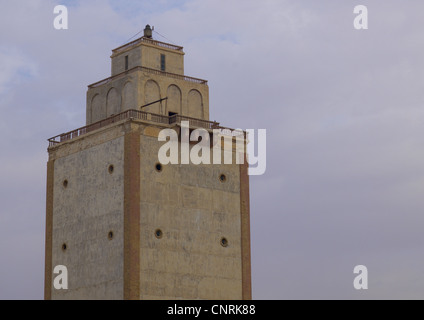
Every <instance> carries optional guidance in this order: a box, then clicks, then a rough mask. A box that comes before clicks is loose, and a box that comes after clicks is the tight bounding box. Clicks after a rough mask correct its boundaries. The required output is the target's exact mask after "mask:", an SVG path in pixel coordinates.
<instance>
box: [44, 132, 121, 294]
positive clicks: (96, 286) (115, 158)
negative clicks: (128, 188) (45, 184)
mask: <svg viewBox="0 0 424 320" xmlns="http://www.w3.org/2000/svg"><path fill="white" fill-rule="evenodd" d="M83 140H84V141H83ZM83 140H80V141H77V142H75V143H70V144H65V145H63V146H62V149H67V151H68V152H69V151H70V150H71V149H72V148H75V149H76V150H79V149H80V148H81V149H82V147H84V143H87V141H86V140H92V141H91V143H94V144H95V143H96V136H95V135H93V136H91V137H90V138H87V139H83ZM97 141H99V140H97ZM71 145H72V146H71ZM85 147H86V148H84V149H82V150H81V149H80V150H79V151H77V152H75V153H72V152H69V154H67V155H65V156H64V157H60V158H58V159H56V161H55V162H54V188H53V195H54V196H53V197H54V200H53V228H52V229H53V232H52V233H53V235H52V269H53V268H54V266H56V265H65V266H66V267H67V268H68V275H69V289H68V290H56V289H54V288H53V287H52V289H51V292H52V299H122V298H123V215H122V212H123V199H124V194H123V193H124V181H123V170H124V161H123V156H124V140H123V137H119V138H115V139H113V140H109V141H106V142H103V143H101V144H97V145H96V144H95V145H93V146H91V147H89V146H87V144H86V145H85ZM75 149H74V150H75ZM58 152H59V151H56V155H57V153H58ZM64 152H65V153H66V151H64ZM110 165H113V167H114V170H113V173H109V170H108V169H109V166H110ZM64 180H67V181H68V185H67V187H66V188H65V187H64V186H63V181H64ZM110 231H112V232H113V239H112V240H110V239H109V238H108V234H109V232H110ZM63 244H66V246H67V249H66V250H65V251H64V250H62V245H63ZM53 279H54V275H53Z"/></svg>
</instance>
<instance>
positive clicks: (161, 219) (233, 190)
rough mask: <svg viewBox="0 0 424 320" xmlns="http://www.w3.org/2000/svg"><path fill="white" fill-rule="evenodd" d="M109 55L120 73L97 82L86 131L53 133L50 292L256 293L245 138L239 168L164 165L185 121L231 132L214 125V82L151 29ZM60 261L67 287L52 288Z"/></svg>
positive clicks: (131, 295) (61, 295)
mask: <svg viewBox="0 0 424 320" xmlns="http://www.w3.org/2000/svg"><path fill="white" fill-rule="evenodd" d="M111 60H112V75H111V77H109V78H107V79H104V80H101V81H99V82H96V83H94V84H91V85H89V86H88V91H87V106H86V110H87V119H86V126H85V127H82V128H78V129H75V130H73V131H71V132H68V133H64V134H61V135H58V136H56V137H54V138H51V139H49V142H50V143H49V148H48V152H49V161H48V163H47V206H46V208H47V210H46V263H45V298H46V299H251V266H250V220H249V215H250V212H249V179H248V175H247V164H246V162H244V164H237V163H236V159H237V158H240V157H243V158H244V154H242V153H240V151H239V150H237V149H236V148H235V142H234V141H235V138H233V137H232V138H231V140H233V144H234V146H233V147H232V149H230V152H231V157H232V158H233V161H232V164H199V165H195V164H193V163H190V164H167V165H163V164H161V163H160V162H159V160H158V151H159V149H160V148H161V146H163V144H164V142H161V141H159V140H158V136H159V133H160V132H161V130H163V129H173V130H175V132H177V133H178V136H179V139H180V140H179V142H178V145H179V148H180V147H181V144H182V141H181V139H183V137H182V132H183V131H182V130H183V129H182V123H183V121H187V122H188V123H189V125H190V130H193V129H196V128H202V129H205V130H207V132H208V133H209V134H210V135H211V141H213V140H212V134H213V132H214V129H215V131H216V130H217V129H218V131H219V130H221V131H223V130H222V129H225V128H223V127H221V126H220V125H219V123H217V122H211V121H209V89H208V85H207V81H206V80H202V79H198V78H193V77H188V76H185V75H184V51H183V48H182V47H180V46H176V45H173V44H169V43H164V42H160V41H157V40H154V39H153V38H152V29H151V28H150V26H149V25H147V26H146V28H145V30H144V36H143V37H141V38H139V39H137V40H135V41H132V42H130V43H127V44H125V45H124V46H121V47H119V48H116V49H114V50H112V56H111ZM224 131H225V130H224ZM227 131H228V130H227ZM192 147H193V144H190V148H192ZM212 148H213V146H212V145H211V149H212ZM58 265H62V266H66V268H67V271H68V289H56V288H55V286H54V285H53V283H54V279H55V276H56V275H55V274H54V273H53V270H54V268H55V266H58Z"/></svg>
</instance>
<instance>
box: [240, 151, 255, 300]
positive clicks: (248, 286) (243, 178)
mask: <svg viewBox="0 0 424 320" xmlns="http://www.w3.org/2000/svg"><path fill="white" fill-rule="evenodd" d="M240 218H241V259H242V260H241V263H242V299H243V300H251V299H252V268H251V253H250V197H249V175H248V163H247V159H246V157H245V158H244V164H241V165H240Z"/></svg>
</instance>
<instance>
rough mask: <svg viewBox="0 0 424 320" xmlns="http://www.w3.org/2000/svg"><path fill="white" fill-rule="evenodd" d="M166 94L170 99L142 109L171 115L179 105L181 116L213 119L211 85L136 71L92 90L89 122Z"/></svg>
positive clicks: (139, 105)
mask: <svg viewBox="0 0 424 320" xmlns="http://www.w3.org/2000/svg"><path fill="white" fill-rule="evenodd" d="M111 90H112V91H114V90H116V93H115V97H114V98H113V99H109V104H108V103H107V102H108V98H107V97H108V95H109V94H110V92H111ZM176 92H177V93H178V94H176ZM168 94H169V96H168ZM164 97H168V98H169V99H170V100H169V101H167V100H165V101H163V102H162V103H158V104H155V105H152V106H149V107H146V108H143V109H142V110H143V111H147V112H153V113H160V114H164V115H168V112H170V111H171V112H176V111H175V110H176V108H175V106H176V105H177V106H179V109H180V110H179V112H177V113H179V114H181V115H185V116H189V117H193V118H200V119H204V120H209V87H208V85H206V84H200V83H195V82H191V81H185V80H181V79H175V78H171V77H167V76H165V75H161V74H152V73H149V72H146V71H141V70H133V71H132V72H129V73H128V74H125V75H123V76H122V77H119V78H117V79H113V80H111V81H110V82H108V83H106V84H104V85H101V86H99V87H96V88H89V89H88V91H87V123H86V124H87V125H88V124H91V123H94V122H96V121H99V120H101V119H104V118H106V117H109V116H110V115H111V114H112V111H111V110H113V112H114V113H115V114H116V113H118V111H119V112H122V111H125V110H128V109H137V108H139V107H141V106H143V105H146V104H147V103H149V102H152V101H156V100H157V99H159V98H164ZM109 98H110V96H109ZM155 99H156V100H155ZM176 100H177V101H176ZM178 100H179V101H178ZM111 101H115V102H116V103H118V104H120V107H119V106H118V107H116V106H112V105H111V104H110V102H111Z"/></svg>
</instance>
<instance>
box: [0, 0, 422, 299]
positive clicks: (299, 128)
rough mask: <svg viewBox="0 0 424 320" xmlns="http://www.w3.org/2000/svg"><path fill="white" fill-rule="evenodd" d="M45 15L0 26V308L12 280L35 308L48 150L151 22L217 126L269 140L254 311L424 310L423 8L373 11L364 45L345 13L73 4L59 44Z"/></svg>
mask: <svg viewBox="0 0 424 320" xmlns="http://www.w3.org/2000/svg"><path fill="white" fill-rule="evenodd" d="M56 4H59V2H58V1H53V0H48V1H44V0H43V1H41V0H31V1H20V2H19V3H18V2H13V1H12V2H7V3H4V4H3V5H2V11H1V13H0V37H1V39H2V45H1V47H0V70H1V72H0V109H1V111H2V114H3V115H5V114H7V116H3V117H0V137H2V138H1V139H0V148H1V150H2V152H1V153H0V161H1V163H2V166H1V167H0V176H1V177H2V178H1V180H0V191H1V192H0V200H1V203H2V211H1V218H0V222H1V224H0V231H1V237H2V239H1V241H0V243H1V244H2V245H1V246H0V255H2V256H4V257H7V259H6V258H5V260H2V264H1V265H2V266H1V269H0V298H7V297H12V296H13V297H16V296H19V292H18V290H17V289H14V288H15V287H13V286H14V282H13V281H14V280H13V279H15V278H16V272H18V271H19V273H20V274H21V273H25V274H27V275H28V276H27V278H26V279H28V280H27V283H28V286H23V287H19V288H20V289H22V290H21V291H20V292H22V294H21V295H20V297H22V298H42V290H43V288H42V287H40V281H39V277H40V274H42V269H43V263H44V262H43V257H44V256H43V251H44V248H43V241H42V239H43V235H44V230H43V228H44V227H43V223H44V214H45V213H44V211H45V204H44V201H45V200H44V197H45V194H44V192H45V191H44V190H45V161H46V160H47V154H46V147H47V143H46V139H47V138H48V137H50V136H53V135H56V134H59V133H62V132H65V131H69V130H71V129H74V128H76V127H80V126H82V125H84V123H85V93H86V86H87V85H88V84H90V83H93V82H95V81H97V80H101V79H103V78H106V77H108V76H109V75H110V59H109V56H110V53H111V51H110V50H111V49H113V48H115V47H118V46H119V45H121V44H123V43H124V42H125V41H126V40H127V39H129V38H130V37H131V36H133V35H134V34H136V33H137V32H139V31H140V30H142V29H143V28H144V26H145V24H147V23H149V24H150V25H153V26H155V31H157V33H155V34H154V36H155V37H157V39H158V40H162V41H165V42H168V41H172V42H174V43H176V44H179V45H183V46H184V50H185V52H186V57H185V71H186V74H187V75H189V76H195V77H199V78H205V79H208V80H209V86H210V109H211V110H210V111H211V118H212V120H214V119H216V120H217V121H219V122H221V124H222V125H224V126H229V127H242V128H256V129H260V128H264V129H267V133H268V134H267V143H268V148H267V150H268V154H267V160H268V164H267V173H266V174H265V175H264V176H260V177H251V216H252V217H251V219H252V257H253V260H252V266H253V290H254V291H253V293H254V297H255V298H259V299H260V298H271V299H272V298H274V299H278V298H349V299H350V298H352V299H361V298H379V297H383V298H406V297H407V298H411V297H412V298H419V297H422V296H423V294H424V287H423V285H424V284H422V281H420V280H419V279H421V278H422V277H420V275H421V271H420V270H422V265H423V263H424V262H423V259H422V258H421V252H422V245H423V240H424V239H423V235H422V232H421V230H420V226H421V225H422V224H423V223H424V221H423V219H424V218H423V217H422V208H423V206H424V202H423V201H424V200H423V197H421V194H422V186H423V183H424V170H423V166H422V159H423V156H424V154H423V151H422V150H423V148H422V146H423V139H424V138H423V137H424V129H423V128H424V123H423V122H424V114H423V113H424V112H423V109H422V103H423V100H424V93H423V92H424V90H423V85H424V71H423V70H424V62H423V60H422V52H423V49H424V41H423V39H422V34H421V30H422V14H421V12H422V11H423V10H424V4H421V3H420V2H417V1H402V2H400V1H396V0H388V1H373V2H372V3H370V4H368V5H367V6H368V9H369V14H370V17H369V27H370V29H369V30H367V31H357V30H355V29H354V28H353V18H354V15H353V7H354V6H355V5H357V4H358V3H357V2H356V1H350V0H349V1H343V2H342V1H331V0H323V1H319V2H318V1H315V2H311V1H281V0H267V1H261V2H258V1H252V0H246V1H223V0H222V1H221V0H187V1H178V2H174V1H172V2H171V1H167V0H166V1H165V0H164V1H109V2H105V1H100V0H90V1H70V2H64V4H66V5H69V14H70V16H69V27H70V29H69V30H67V31H58V30H55V29H54V28H53V18H54V15H53V8H54V6H55V5H56ZM161 35H163V36H165V37H166V38H162V37H161ZM16 199H18V200H16ZM20 199H25V200H22V201H21V200H20ZM7 243H10V244H13V246H12V245H11V246H10V247H9V246H7V245H6V244H7ZM29 243H30V244H31V255H25V256H19V257H18V256H17V255H16V252H24V250H25V247H26V245H27V244H29ZM12 247H13V248H14V250H12ZM3 261H6V262H5V263H3ZM357 264H365V265H367V267H368V268H369V271H370V276H369V279H370V290H369V291H368V292H366V293H365V292H356V291H355V290H354V289H353V285H352V282H353V278H354V275H353V272H352V271H353V267H354V266H355V265H357ZM17 265H19V268H15V267H14V266H17ZM34 265H35V266H37V270H38V271H37V272H38V273H35V274H34V275H33V276H30V274H31V266H34ZM16 270H18V271H16ZM23 289H25V290H23Z"/></svg>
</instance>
